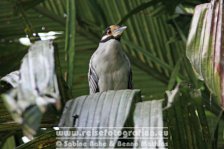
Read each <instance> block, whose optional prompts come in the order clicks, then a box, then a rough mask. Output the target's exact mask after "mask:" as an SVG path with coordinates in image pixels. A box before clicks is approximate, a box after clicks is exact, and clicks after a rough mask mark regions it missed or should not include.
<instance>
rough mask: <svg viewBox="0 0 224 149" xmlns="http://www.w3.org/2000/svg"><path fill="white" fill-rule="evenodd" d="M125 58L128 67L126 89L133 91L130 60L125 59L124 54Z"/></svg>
mask: <svg viewBox="0 0 224 149" xmlns="http://www.w3.org/2000/svg"><path fill="white" fill-rule="evenodd" d="M125 58H126V60H127V61H128V67H129V73H128V89H133V83H132V69H131V63H130V60H129V58H128V57H127V55H126V54H125Z"/></svg>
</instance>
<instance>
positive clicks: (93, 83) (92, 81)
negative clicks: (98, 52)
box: [88, 61, 99, 94]
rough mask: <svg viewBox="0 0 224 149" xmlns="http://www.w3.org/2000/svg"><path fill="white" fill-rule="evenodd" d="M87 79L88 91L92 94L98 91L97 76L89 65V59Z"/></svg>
mask: <svg viewBox="0 0 224 149" xmlns="http://www.w3.org/2000/svg"><path fill="white" fill-rule="evenodd" d="M88 80H89V93H90V94H93V93H96V92H99V86H98V81H99V78H98V76H97V74H96V72H95V70H94V68H93V67H92V65H91V61H90V63H89V72H88Z"/></svg>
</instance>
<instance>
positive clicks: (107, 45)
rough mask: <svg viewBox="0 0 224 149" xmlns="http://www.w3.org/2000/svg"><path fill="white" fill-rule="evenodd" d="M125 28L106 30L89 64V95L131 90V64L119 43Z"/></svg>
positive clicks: (111, 27)
mask: <svg viewBox="0 0 224 149" xmlns="http://www.w3.org/2000/svg"><path fill="white" fill-rule="evenodd" d="M126 28H127V27H126V26H122V27H120V26H118V25H111V26H110V27H108V28H107V29H106V31H105V33H104V35H103V37H102V39H101V41H100V43H99V46H98V48H97V50H96V51H95V52H94V53H93V55H92V57H91V59H90V62H89V72H88V80H89V88H90V94H93V93H96V92H103V91H107V90H121V89H132V88H133V85H132V70H131V64H130V61H129V59H128V57H127V56H126V54H125V53H124V52H123V50H122V47H121V43H120V38H121V35H122V33H123V31H124V30H126Z"/></svg>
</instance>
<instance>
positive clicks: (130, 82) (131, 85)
mask: <svg viewBox="0 0 224 149" xmlns="http://www.w3.org/2000/svg"><path fill="white" fill-rule="evenodd" d="M128 89H133V83H132V69H131V67H130V70H129V75H128Z"/></svg>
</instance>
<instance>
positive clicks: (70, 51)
mask: <svg viewBox="0 0 224 149" xmlns="http://www.w3.org/2000/svg"><path fill="white" fill-rule="evenodd" d="M75 27H76V11H75V0H67V19H66V34H65V51H66V60H67V76H66V81H67V83H68V86H69V88H70V89H72V83H73V76H74V58H75Z"/></svg>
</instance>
